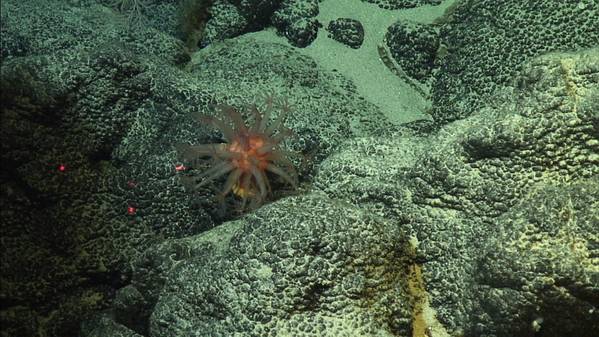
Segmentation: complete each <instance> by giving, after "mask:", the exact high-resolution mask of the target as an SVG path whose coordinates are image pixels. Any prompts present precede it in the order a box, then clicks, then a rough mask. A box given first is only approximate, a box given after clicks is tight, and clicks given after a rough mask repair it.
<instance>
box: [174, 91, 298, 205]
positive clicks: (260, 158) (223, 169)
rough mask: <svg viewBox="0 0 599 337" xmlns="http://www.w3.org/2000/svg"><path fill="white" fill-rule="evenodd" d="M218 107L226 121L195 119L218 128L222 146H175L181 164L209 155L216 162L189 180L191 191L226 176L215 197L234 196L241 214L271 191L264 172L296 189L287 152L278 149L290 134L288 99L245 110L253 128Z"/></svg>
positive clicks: (268, 100) (234, 113) (226, 108)
mask: <svg viewBox="0 0 599 337" xmlns="http://www.w3.org/2000/svg"><path fill="white" fill-rule="evenodd" d="M218 108H219V109H220V111H221V112H222V115H223V117H224V119H218V118H215V117H211V116H206V115H200V116H198V119H199V120H200V121H201V122H202V123H206V124H209V125H212V126H213V127H215V128H216V129H218V130H220V132H221V133H222V136H223V138H224V140H225V141H226V143H217V144H201V145H188V144H182V145H178V146H177V151H178V153H179V155H180V157H181V159H182V160H184V161H185V162H188V163H190V162H192V163H193V162H197V160H198V159H199V158H203V157H211V158H212V159H213V160H214V162H215V164H214V166H213V167H211V168H210V169H208V170H206V171H205V172H203V173H202V174H201V175H199V176H196V177H193V180H192V181H193V183H192V184H191V188H193V189H194V190H195V189H197V188H199V187H201V186H204V185H206V184H207V183H209V182H211V181H213V180H215V179H217V178H219V177H220V176H223V175H228V176H227V180H226V182H225V184H224V185H223V188H222V190H221V192H220V193H219V197H220V199H221V200H223V201H224V199H225V196H226V195H228V194H229V193H233V194H234V195H235V196H236V197H237V198H238V199H241V209H242V210H243V209H244V208H245V207H246V204H247V202H248V201H249V202H250V204H249V205H250V208H255V207H257V206H258V205H260V204H262V203H263V202H264V201H265V200H266V199H267V197H268V196H269V195H270V194H271V193H272V190H271V184H270V183H269V180H268V176H267V173H271V174H274V175H275V176H278V177H280V178H282V180H283V181H285V182H286V183H288V184H289V185H291V186H292V187H294V188H295V187H296V186H297V173H296V171H295V169H294V167H293V164H292V162H291V161H290V160H289V156H290V155H291V153H290V152H288V151H285V150H283V149H282V148H281V142H282V141H283V140H284V139H285V138H286V137H288V136H289V135H291V130H290V129H288V128H286V127H285V126H284V122H285V119H286V117H287V115H288V114H289V112H290V111H291V108H290V106H289V104H288V102H287V100H275V99H274V97H273V96H272V95H269V96H267V97H266V99H265V103H264V108H263V109H262V110H263V112H261V111H260V110H259V109H258V107H257V106H256V105H255V104H253V105H250V106H248V107H247V112H248V113H249V115H251V116H252V117H253V124H252V125H251V126H250V125H246V123H245V122H244V120H243V117H242V114H241V113H240V112H239V111H238V110H237V109H235V108H234V107H232V106H230V105H225V104H223V105H219V106H218ZM274 111H278V115H277V116H276V118H275V119H274V120H273V121H270V118H271V115H273V112H274ZM248 124H249V123H248ZM187 185H188V186H189V185H190V184H187Z"/></svg>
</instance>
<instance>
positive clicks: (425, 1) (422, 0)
mask: <svg viewBox="0 0 599 337" xmlns="http://www.w3.org/2000/svg"><path fill="white" fill-rule="evenodd" d="M362 1H366V2H370V3H374V4H377V5H378V6H379V7H381V8H384V9H402V8H413V7H420V6H424V5H438V4H440V3H441V2H442V0H362Z"/></svg>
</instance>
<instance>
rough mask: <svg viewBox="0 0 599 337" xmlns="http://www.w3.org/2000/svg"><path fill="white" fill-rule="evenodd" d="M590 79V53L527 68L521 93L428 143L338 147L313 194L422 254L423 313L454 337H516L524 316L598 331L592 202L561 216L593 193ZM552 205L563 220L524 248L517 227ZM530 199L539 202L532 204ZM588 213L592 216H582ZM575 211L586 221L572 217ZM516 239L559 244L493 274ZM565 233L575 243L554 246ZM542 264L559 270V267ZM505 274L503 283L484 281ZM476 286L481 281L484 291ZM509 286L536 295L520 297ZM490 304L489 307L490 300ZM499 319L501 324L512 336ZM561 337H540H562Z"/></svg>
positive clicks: (594, 64) (594, 60)
mask: <svg viewBox="0 0 599 337" xmlns="http://www.w3.org/2000/svg"><path fill="white" fill-rule="evenodd" d="M597 74H599V53H598V50H596V49H594V50H588V51H585V52H580V53H572V54H551V55H547V56H543V57H539V58H536V59H533V60H531V61H530V62H528V63H526V64H525V65H524V66H523V71H522V73H521V74H520V75H519V76H518V78H517V80H516V82H517V83H518V87H517V88H514V89H512V90H509V91H506V92H501V91H500V92H498V93H497V95H496V96H494V101H493V102H492V104H489V105H488V106H487V107H486V108H484V109H481V110H480V111H479V112H478V114H476V115H474V116H471V117H469V118H467V119H464V120H462V121H459V122H454V123H451V124H449V125H447V126H445V127H443V128H441V129H440V130H439V131H438V132H437V133H436V134H433V135H431V136H428V137H424V136H415V135H413V134H412V133H411V132H408V131H406V133H405V134H403V135H398V136H397V137H395V138H394V139H388V140H380V139H373V138H362V139H355V140H352V141H349V142H347V143H345V144H344V145H343V146H342V148H344V149H345V150H343V151H340V152H339V153H338V154H336V155H334V156H332V157H330V158H329V159H327V161H325V162H324V163H323V164H322V165H321V167H320V170H319V174H318V175H317V177H316V179H315V185H316V186H317V187H319V188H321V189H322V190H324V191H325V192H326V193H327V194H328V195H330V196H331V197H333V198H342V199H345V200H349V201H350V202H351V203H353V204H355V205H360V207H362V208H364V209H368V210H370V211H371V212H374V213H376V214H378V215H379V216H381V217H385V218H389V219H396V221H398V222H400V223H402V224H404V226H405V228H406V229H407V230H408V233H410V234H411V235H414V236H415V237H417V238H418V240H419V241H420V245H419V252H420V253H421V254H422V256H423V257H422V258H423V259H424V260H425V261H427V262H426V263H425V264H424V266H423V270H424V275H425V279H426V280H427V281H426V282H427V289H428V290H429V294H430V295H431V304H432V306H433V308H434V309H435V310H436V311H437V315H438V318H439V319H440V321H441V322H442V323H443V324H444V326H445V327H446V328H447V329H448V330H449V331H450V332H453V333H464V334H465V336H480V335H486V336H497V337H499V336H501V337H504V336H505V337H507V336H514V335H515V334H514V332H515V331H518V332H522V331H525V330H526V331H527V329H529V328H530V324H531V323H532V321H533V320H535V319H536V318H538V317H540V316H538V317H536V316H535V317H533V316H534V315H533V312H531V311H530V308H531V307H532V306H539V307H541V308H543V309H542V314H543V315H546V318H547V319H551V320H552V323H551V326H563V327H564V329H566V327H573V326H575V325H576V324H580V326H577V327H576V331H579V332H582V331H594V330H593V329H594V326H593V324H594V323H593V322H596V320H595V317H594V316H593V315H595V314H591V313H590V312H588V310H587V309H588V308H589V305H591V306H595V307H596V306H597V305H598V304H599V303H597V301H596V299H597V298H598V295H599V292H598V290H597V287H596V281H594V280H596V279H597V271H596V269H593V268H592V267H591V266H592V265H593V258H592V257H593V256H594V255H593V254H596V250H597V248H596V247H597V241H596V233H595V234H593V230H592V228H596V222H597V220H596V219H597V216H598V215H599V214H597V208H596V207H591V206H592V202H591V200H588V201H587V202H585V201H584V200H585V198H582V197H580V199H582V200H578V201H577V202H574V205H572V206H571V207H570V209H568V206H567V205H568V200H570V199H572V198H578V197H577V195H581V196H582V194H584V193H586V192H584V190H585V189H584V186H588V187H587V189H586V191H587V192H588V193H590V194H592V191H595V190H596V189H597V188H598V187H597V182H598V181H599V179H598V178H599V132H598V131H599V113H597V111H599V99H598V97H599V89H598V88H599V85H598V84H599V76H597ZM564 182H567V183H564ZM569 184H575V185H576V186H577V187H572V188H570V187H568V185H569ZM538 190H546V192H535V191H538ZM555 193H563V194H564V197H563V198H562V199H561V200H556V203H557V204H556V207H558V208H560V209H562V211H559V212H561V213H563V214H564V215H563V216H564V217H565V218H564V220H563V221H553V220H551V219H557V218H552V217H551V216H552V215H551V213H545V214H544V215H543V216H542V217H541V216H539V223H533V224H531V226H532V228H533V230H534V231H536V232H538V233H540V236H539V237H530V238H527V237H526V235H527V233H529V232H530V226H524V225H520V224H519V223H518V221H524V220H518V219H520V218H522V217H523V215H522V214H535V212H539V211H540V210H537V209H536V207H537V206H539V205H540V204H539V203H549V200H551V198H552V197H551V195H552V194H555ZM568 195H569V196H568ZM534 196H537V198H538V200H537V199H531V198H534ZM585 203H590V204H589V205H588V206H589V207H582V205H583V204H585ZM548 205H550V203H549V204H548ZM540 207H542V209H547V208H549V207H550V206H540ZM518 209H521V210H520V211H518ZM577 210H580V212H581V213H582V214H579V215H575V214H576V213H577ZM519 212H521V213H519ZM512 215H513V216H512ZM528 219H530V221H532V218H528ZM568 219H571V220H568ZM589 222H590V223H589ZM519 226H520V227H519ZM518 228H519V230H520V232H517V233H511V234H509V235H510V236H509V237H510V238H514V237H517V236H518V235H521V236H522V237H523V240H524V241H525V242H528V241H532V242H538V241H535V240H541V241H542V242H541V243H542V244H541V243H540V247H546V246H547V245H551V242H554V243H556V242H561V243H560V246H559V247H557V246H556V247H554V248H555V253H554V252H553V251H552V250H551V249H550V250H548V251H547V252H543V251H540V252H538V253H534V254H532V255H531V256H526V255H524V252H523V251H521V254H520V258H519V259H518V260H512V261H513V267H512V269H510V270H506V269H505V268H500V266H499V265H498V263H499V262H498V261H504V262H501V263H507V262H505V261H507V260H508V259H515V258H516V255H517V254H514V253H513V249H515V248H511V246H510V245H514V243H510V244H507V243H506V242H504V240H503V239H502V235H504V234H503V233H505V232H506V231H508V229H514V230H518ZM535 228H536V229H535ZM534 231H533V233H534ZM552 233H553V234H552ZM554 233H560V234H559V235H557V234H554ZM566 233H570V234H571V235H572V237H571V238H570V239H567V238H566V239H561V238H554V237H552V235H553V236H556V235H557V236H562V237H563V236H564V235H566ZM505 235H508V234H505ZM513 240H515V239H513ZM564 240H566V241H564ZM568 240H570V241H568ZM568 243H574V244H575V245H574V246H572V250H569V251H568V250H565V249H563V248H564V247H565V246H567V244H568ZM529 245H530V244H529ZM558 253H559V254H558ZM485 254H489V257H485ZM560 254H561V255H560ZM564 254H569V255H568V256H567V257H565V256H563V255H564ZM548 256H554V257H555V258H556V259H561V260H562V261H564V262H563V263H562V264H560V265H559V266H556V265H555V264H552V263H550V262H549V261H548V259H549V257H548ZM533 261H539V262H542V263H539V264H537V265H535V266H536V267H537V268H539V269H535V270H534V272H535V273H536V274H535V275H537V276H535V275H531V276H527V277H523V275H529V271H530V269H531V268H532V267H531V264H532V263H533ZM573 261H579V262H580V263H582V265H581V264H579V265H577V264H576V263H574V262H573ZM503 272H507V273H508V274H506V275H504V276H503V278H501V279H497V280H495V281H492V280H491V279H492V278H493V277H496V276H497V275H498V274H499V273H503ZM483 274H484V275H488V279H481V278H480V277H481V275H483ZM489 275H490V276H489ZM558 275H559V276H558ZM546 277H548V279H547V282H549V283H547V284H546V285H541V286H540V287H541V288H543V287H545V286H546V287H547V289H549V292H548V293H543V292H542V291H541V289H538V287H539V286H537V285H535V284H537V283H538V282H540V281H543V280H544V279H545V278H546ZM503 279H504V280H509V282H511V283H509V284H510V288H511V289H509V290H507V289H506V290H505V291H504V290H502V287H503V286H504V285H505V284H504V283H502V281H501V280H503ZM558 279H559V280H563V281H564V283H563V285H564V286H565V287H566V293H565V294H563V296H559V297H557V298H556V297H553V296H551V292H552V291H555V288H554V287H553V285H552V282H553V281H551V280H558ZM515 280H521V282H524V285H526V286H527V287H533V288H534V287H537V289H536V290H526V289H521V288H520V287H518V286H515V284H518V285H520V284H521V283H515V282H516V281H515ZM493 282H494V283H493ZM556 282H557V281H556ZM593 284H595V285H593ZM530 289H532V288H530ZM510 292H513V294H511V295H510V294H509V293H510ZM515 294H517V295H518V298H519V300H518V303H520V304H522V306H517V307H510V306H508V305H507V304H506V303H508V302H507V301H508V300H507V298H510V296H515ZM495 295H497V297H496V300H493V299H489V297H490V296H491V297H493V296H495ZM523 297H526V298H527V299H526V300H524V298H523ZM560 305H561V306H564V307H572V310H570V313H572V314H571V315H559V314H557V312H556V311H552V310H551V307H554V308H557V307H559V306H560ZM574 307H575V309H574ZM473 308H476V309H473ZM486 310H488V313H486ZM556 310H557V309H556ZM585 310H586V311H585ZM472 312H481V313H482V314H481V315H474V316H473V315H471V313H472ZM585 312H586V313H585ZM516 313H517V314H516ZM538 314H539V315H540V314H541V311H539V312H538ZM500 316H503V317H505V318H506V319H507V317H509V320H510V322H509V324H510V326H509V327H508V325H507V321H506V320H504V319H500V318H499V317H500ZM514 317H519V318H518V319H514ZM581 322H584V324H581ZM585 329H586V330H585ZM564 331H565V330H560V329H557V330H554V332H551V330H545V333H546V334H547V335H548V336H555V337H558V336H563V335H564ZM516 335H517V334H516ZM582 335H584V334H582Z"/></svg>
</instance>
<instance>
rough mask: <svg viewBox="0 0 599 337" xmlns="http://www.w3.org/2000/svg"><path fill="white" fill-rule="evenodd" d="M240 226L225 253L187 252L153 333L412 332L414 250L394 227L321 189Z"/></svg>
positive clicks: (152, 323)
mask: <svg viewBox="0 0 599 337" xmlns="http://www.w3.org/2000/svg"><path fill="white" fill-rule="evenodd" d="M230 225H231V224H230ZM236 227H237V230H236V231H235V233H234V234H233V235H232V236H231V237H230V240H226V241H222V245H223V247H221V248H220V251H219V253H212V254H201V255H195V256H189V255H190V254H188V257H187V258H185V257H180V260H179V261H178V263H177V265H176V266H175V267H174V268H172V270H171V271H170V273H169V276H168V278H167V280H166V282H165V286H164V288H163V291H162V293H161V295H160V297H159V299H158V302H157V304H156V306H155V307H154V312H153V313H152V316H151V318H150V335H151V336H156V337H167V336H172V337H175V336H187V335H194V333H196V332H197V331H202V333H203V334H204V335H207V336H215V337H217V336H234V335H239V336H248V337H249V336H281V335H289V336H298V337H299V336H319V337H320V336H331V337H333V336H335V337H342V336H347V337H350V336H386V335H404V334H407V333H409V331H410V330H409V324H406V323H408V322H409V317H410V314H411V307H410V302H409V298H408V297H407V296H406V284H405V283H403V282H404V281H402V279H403V278H405V276H406V274H407V269H406V267H407V263H408V262H409V259H408V258H407V256H409V249H407V248H406V247H408V246H407V242H405V240H402V236H401V234H400V233H399V232H396V227H395V226H394V225H393V224H391V223H386V222H383V221H381V220H380V219H376V218H371V217H370V216H368V215H367V214H366V213H363V212H362V211H361V210H358V209H357V208H353V207H347V205H344V204H342V203H337V202H336V201H334V200H331V199H328V198H326V197H325V196H324V195H322V194H320V195H310V196H304V197H294V198H288V199H285V200H282V201H279V202H277V204H273V205H269V206H266V207H263V208H261V209H260V210H259V211H257V212H256V213H254V214H251V215H248V216H246V217H244V218H243V219H240V220H239V221H238V224H237V226H236ZM402 242H403V245H402ZM189 243H190V241H187V244H189ZM179 244H180V245H185V242H184V241H179ZM198 247H199V245H197V244H196V245H192V246H188V247H187V248H183V251H187V252H193V251H194V249H197V248H198ZM215 251H217V250H216V249H215ZM192 254H193V253H192Z"/></svg>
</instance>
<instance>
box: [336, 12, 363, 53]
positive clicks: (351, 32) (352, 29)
mask: <svg viewBox="0 0 599 337" xmlns="http://www.w3.org/2000/svg"><path fill="white" fill-rule="evenodd" d="M327 31H328V32H329V37H330V38H332V39H334V40H335V41H338V42H341V43H343V44H345V45H347V46H349V47H351V48H354V49H358V48H360V46H362V42H364V27H363V26H362V24H361V23H360V21H358V20H354V19H348V18H339V19H337V20H333V21H331V22H329V25H328V26H327Z"/></svg>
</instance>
